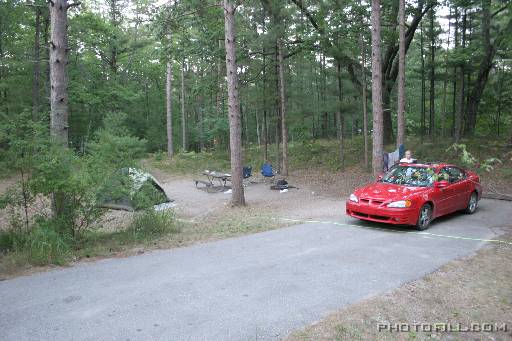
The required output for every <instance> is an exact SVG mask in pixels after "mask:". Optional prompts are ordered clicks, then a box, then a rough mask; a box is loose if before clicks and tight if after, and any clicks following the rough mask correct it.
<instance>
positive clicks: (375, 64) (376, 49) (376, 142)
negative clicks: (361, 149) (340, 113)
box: [371, 0, 384, 176]
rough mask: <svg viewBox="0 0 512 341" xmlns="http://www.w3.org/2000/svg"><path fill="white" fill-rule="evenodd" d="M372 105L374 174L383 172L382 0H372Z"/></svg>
mask: <svg viewBox="0 0 512 341" xmlns="http://www.w3.org/2000/svg"><path fill="white" fill-rule="evenodd" d="M371 24H372V107H373V159H372V168H373V175H374V176H377V175H379V174H380V173H382V166H383V165H382V162H383V161H382V158H383V149H384V148H383V143H384V142H383V112H382V63H381V60H382V58H381V35H380V31H381V27H380V0H372V14H371Z"/></svg>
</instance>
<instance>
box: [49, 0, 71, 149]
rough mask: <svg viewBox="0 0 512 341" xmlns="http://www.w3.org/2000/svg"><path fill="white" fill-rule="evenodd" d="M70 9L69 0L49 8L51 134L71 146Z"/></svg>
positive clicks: (65, 144)
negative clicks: (68, 72) (69, 97)
mask: <svg viewBox="0 0 512 341" xmlns="http://www.w3.org/2000/svg"><path fill="white" fill-rule="evenodd" d="M68 8H69V4H68V1H67V0H54V1H53V2H50V4H49V10H50V18H51V22H50V27H51V28H50V30H51V35H50V88H51V91H50V134H51V136H52V137H53V138H55V140H56V141H57V142H58V143H60V144H62V145H63V146H65V147H67V146H68V128H69V127H68V117H69V110H68V101H69V99H68V74H67V64H68V13H67V11H68Z"/></svg>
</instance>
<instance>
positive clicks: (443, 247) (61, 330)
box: [0, 200, 512, 340]
mask: <svg viewBox="0 0 512 341" xmlns="http://www.w3.org/2000/svg"><path fill="white" fill-rule="evenodd" d="M341 206H342V205H341V204H340V207H339V208H338V209H339V210H340V211H341V210H342V207H341ZM510 216H512V205H511V204H510V203H508V202H503V201H491V200H483V201H482V202H481V205H480V209H479V211H478V213H477V214H475V215H473V216H467V215H453V216H451V217H448V218H444V219H441V220H439V221H437V222H435V223H434V224H433V225H432V227H431V228H430V230H428V232H430V233H432V234H435V235H428V234H427V235H423V234H416V233H404V232H406V231H408V230H407V229H402V230H401V231H398V232H397V231H395V230H393V229H390V228H389V229H388V228H384V229H373V228H372V227H374V226H376V227H383V226H382V225H371V224H366V223H361V222H358V221H356V220H353V219H349V218H346V217H340V219H339V220H338V221H337V222H336V223H337V224H328V223H308V224H301V225H297V226H293V227H289V228H283V229H279V230H274V231H269V232H263V233H258V234H253V235H248V236H244V237H240V238H234V239H228V240H222V241H218V242H212V243H207V244H201V245H195V246H191V247H186V248H181V249H173V250H166V251H155V252H151V253H148V254H144V255H140V256H135V257H129V258H124V259H107V260H102V261H98V262H95V263H83V264H79V265H77V266H74V267H72V268H66V269H60V270H55V271H50V272H46V273H40V274H36V275H33V276H28V277H20V278H16V279H13V280H8V281H3V282H0V339H2V340H272V339H278V338H280V337H282V336H285V335H287V334H288V333H289V332H290V331H292V330H295V329H297V328H301V327H303V326H306V325H308V324H310V323H312V322H314V321H316V320H319V319H322V318H323V317H325V316H326V315H327V314H328V313H329V312H332V311H334V310H337V309H339V308H342V307H344V306H346V305H348V304H352V303H354V302H357V301H359V300H361V299H363V298H366V297H368V296H372V295H376V294H379V293H382V292H385V291H388V290H390V289H393V288H396V287H398V286H400V285H401V284H403V283H405V282H407V281H411V280H413V279H416V278H419V277H421V276H423V275H424V274H426V273H428V272H431V271H433V270H435V269H437V268H438V267H439V266H441V265H442V264H443V263H446V262H448V261H450V260H452V259H454V258H457V257H460V256H464V255H468V254H470V253H472V252H473V251H474V250H475V249H477V248H479V247H481V246H482V245H483V244H484V243H485V242H483V241H481V240H478V239H487V238H490V237H492V238H496V235H495V234H494V231H498V230H499V227H500V226H503V225H504V224H505V223H507V222H509V221H510ZM345 224H347V225H345ZM353 225H355V226H353ZM357 225H359V226H361V227H358V226H357ZM439 235H442V236H439ZM457 236H459V237H471V238H474V239H476V240H474V239H456V238H452V237H457ZM511 247H512V245H511Z"/></svg>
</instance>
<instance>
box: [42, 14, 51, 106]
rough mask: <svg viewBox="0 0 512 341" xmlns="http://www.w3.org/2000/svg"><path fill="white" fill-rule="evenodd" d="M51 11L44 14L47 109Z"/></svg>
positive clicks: (47, 100)
mask: <svg viewBox="0 0 512 341" xmlns="http://www.w3.org/2000/svg"><path fill="white" fill-rule="evenodd" d="M49 36H50V12H49V11H48V13H47V15H45V16H44V21H43V41H44V49H43V52H44V57H43V58H44V65H45V69H44V84H43V88H44V90H43V95H44V98H45V104H44V106H45V109H46V108H48V104H49V99H50V88H51V86H50V83H51V81H50V38H49Z"/></svg>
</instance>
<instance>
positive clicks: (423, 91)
mask: <svg viewBox="0 0 512 341" xmlns="http://www.w3.org/2000/svg"><path fill="white" fill-rule="evenodd" d="M420 54H421V128H420V129H421V131H420V141H421V143H422V144H423V138H424V136H425V116H426V113H425V111H426V110H425V97H426V89H425V88H426V86H425V50H424V43H423V23H421V24H420Z"/></svg>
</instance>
